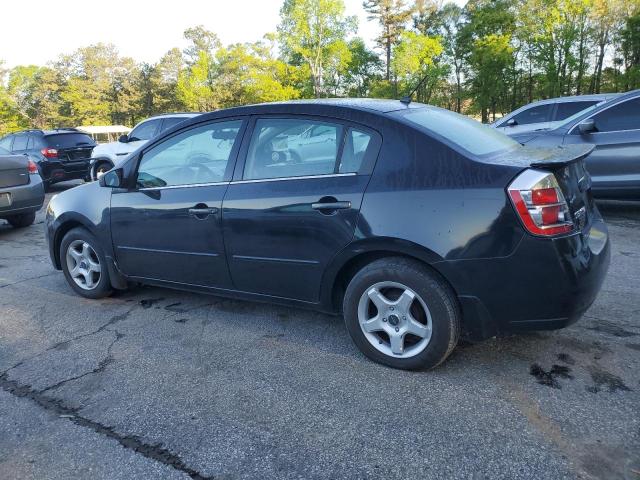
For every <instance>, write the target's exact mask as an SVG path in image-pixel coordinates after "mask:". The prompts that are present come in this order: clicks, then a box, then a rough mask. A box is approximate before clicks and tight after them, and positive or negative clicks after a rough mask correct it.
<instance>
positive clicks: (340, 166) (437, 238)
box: [46, 100, 609, 369]
mask: <svg viewBox="0 0 640 480" xmlns="http://www.w3.org/2000/svg"><path fill="white" fill-rule="evenodd" d="M592 148H593V147H591V146H572V147H567V148H552V149H531V148H527V147H523V146H521V145H520V144H518V143H517V142H515V141H513V140H511V139H510V138H508V137H507V136H505V135H503V134H501V133H499V132H496V131H495V130H492V129H491V128H489V127H487V126H483V125H481V124H479V123H478V122H476V121H474V120H471V119H468V118H466V117H463V116H461V115H458V114H455V113H452V112H449V111H447V110H442V109H439V108H435V107H430V106H426V105H421V104H417V103H409V104H406V103H401V102H399V101H392V100H325V101H301V102H285V103H274V104H264V105H254V106H248V107H240V108H233V109H229V110H222V111H217V112H214V113H210V114H205V115H202V116H199V117H196V118H194V119H191V120H188V121H186V122H184V123H182V124H180V125H178V126H176V127H174V128H172V129H170V130H168V131H166V132H165V133H163V134H162V135H160V136H158V137H157V138H155V139H153V140H152V141H151V142H149V143H148V144H147V145H145V146H144V147H142V148H140V149H139V150H137V151H136V152H134V153H132V154H131V156H130V158H129V159H128V160H127V161H126V162H125V163H124V164H123V165H122V166H121V167H119V168H117V169H114V170H112V171H110V172H109V173H107V174H105V175H104V176H103V177H102V178H101V180H100V182H97V183H92V184H87V185H82V186H80V187H77V188H74V189H72V190H68V191H66V192H63V193H61V194H59V195H57V196H56V197H55V198H54V199H53V200H52V201H51V202H50V204H49V206H48V209H47V220H46V225H47V238H48V242H49V248H50V255H51V260H52V262H53V264H54V265H55V267H56V268H58V269H62V271H63V272H64V275H65V277H66V279H67V281H68V283H69V285H70V286H71V287H72V288H73V289H74V290H75V291H76V292H77V293H78V294H80V295H82V296H84V297H87V298H99V297H103V296H106V295H109V294H110V293H111V292H112V290H113V289H125V288H127V285H128V284H129V283H130V282H140V283H145V284H153V285H160V286H166V287H171V288H180V289H186V290H192V291H198V292H205V293H211V294H216V295H225V296H232V297H237V298H242V299H248V300H258V301H268V302H279V303H286V304H290V305H298V306H302V307H308V308H313V309H318V310H321V311H325V312H331V313H335V314H343V315H344V318H345V321H346V326H347V330H348V331H349V333H350V335H351V337H352V338H353V340H354V342H355V343H356V345H357V346H358V347H359V348H360V349H361V350H362V351H363V352H364V353H365V354H366V355H367V356H369V357H370V358H372V359H373V360H376V361H378V362H381V363H383V364H386V365H390V366H392V367H397V368H406V369H415V368H429V367H434V366H436V365H438V364H439V363H441V362H442V361H443V360H444V359H445V358H446V357H447V356H448V355H449V354H450V353H451V351H452V350H453V349H454V347H455V346H456V344H457V342H458V339H459V337H460V336H461V335H463V336H464V337H466V338H469V339H474V340H478V339H484V338H488V337H491V336H494V335H497V334H502V333H505V332H519V331H525V330H536V329H555V328H561V327H564V326H566V325H569V324H570V323H572V322H574V321H576V320H577V319H578V318H579V317H580V316H581V315H582V314H583V313H584V311H585V310H586V309H587V308H589V306H590V305H591V303H592V302H593V301H594V299H595V297H596V294H597V293H598V290H599V289H600V286H601V284H602V281H603V279H604V276H605V273H606V270H607V267H608V264H609V239H608V233H607V228H606V226H605V224H604V222H603V220H602V218H601V216H600V214H599V212H598V209H597V208H596V206H595V205H594V202H593V199H592V196H591V190H590V188H589V185H590V183H589V176H588V174H587V173H586V171H585V169H584V162H583V159H584V158H585V157H586V156H588V155H589V153H590V152H591V150H592Z"/></svg>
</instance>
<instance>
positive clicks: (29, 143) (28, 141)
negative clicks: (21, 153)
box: [27, 137, 35, 150]
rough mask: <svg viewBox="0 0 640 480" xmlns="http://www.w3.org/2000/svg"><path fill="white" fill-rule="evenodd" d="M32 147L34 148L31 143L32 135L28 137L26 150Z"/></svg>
mask: <svg viewBox="0 0 640 480" xmlns="http://www.w3.org/2000/svg"><path fill="white" fill-rule="evenodd" d="M34 148H35V145H34V143H33V137H28V140H27V150H33V149H34Z"/></svg>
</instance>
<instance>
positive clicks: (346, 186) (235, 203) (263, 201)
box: [223, 116, 382, 302]
mask: <svg viewBox="0 0 640 480" xmlns="http://www.w3.org/2000/svg"><path fill="white" fill-rule="evenodd" d="M301 131H302V132H310V131H318V132H321V133H322V142H323V145H322V146H321V147H320V146H319V145H318V144H317V143H316V142H304V141H301V140H300V137H299V135H300V132H301ZM246 139H247V140H246V141H245V143H244V146H243V154H242V157H241V159H242V160H243V161H241V162H239V163H238V167H237V168H236V171H235V173H234V180H233V182H231V184H230V185H229V189H228V191H227V194H226V196H225V199H224V204H223V226H224V238H225V246H226V251H227V259H228V263H229V269H230V272H231V276H232V279H233V283H234V286H235V288H236V289H238V290H241V291H246V292H252V293H258V294H264V295H272V296H278V297H285V298H293V299H297V300H303V301H307V302H317V301H318V298H319V291H320V282H321V278H322V273H323V272H324V269H325V267H326V265H327V264H328V263H329V261H330V260H331V258H332V257H333V256H334V255H335V254H336V253H337V252H338V251H340V250H341V249H342V248H344V247H345V246H346V245H347V244H349V243H350V242H351V240H352V238H353V236H354V231H355V226H356V222H357V217H358V212H359V210H360V205H361V203H362V197H363V194H364V191H365V188H366V185H367V183H368V181H369V177H370V174H371V171H372V169H373V164H374V163H375V159H376V157H377V154H378V150H379V148H380V144H381V141H382V140H381V137H380V136H379V135H378V134H377V133H376V132H374V131H372V130H369V129H367V128H364V127H362V126H356V125H350V124H348V123H343V122H339V121H334V120H331V119H326V118H315V117H307V116H277V117H275V116H261V117H257V118H254V120H253V127H252V134H251V135H247V136H246Z"/></svg>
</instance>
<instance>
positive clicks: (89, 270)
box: [60, 227, 113, 299]
mask: <svg viewBox="0 0 640 480" xmlns="http://www.w3.org/2000/svg"><path fill="white" fill-rule="evenodd" d="M85 244H86V245H88V246H89V248H88V249H86V250H85V247H84V245H85ZM70 249H73V250H74V252H75V255H74V254H71V253H69V256H68V255H67V254H68V252H69V251H70ZM80 252H81V253H80ZM76 255H77V256H76ZM96 263H97V264H98V267H99V269H100V271H99V272H96V271H95V264H96ZM60 264H61V266H62V271H63V273H64V276H65V278H66V280H67V283H68V284H69V286H70V287H71V288H72V289H73V290H74V291H75V292H76V293H77V294H78V295H80V296H82V297H85V298H91V299H97V298H104V297H108V296H109V295H111V293H112V292H113V289H112V288H111V281H110V279H109V271H108V269H107V262H106V259H105V256H104V250H103V249H102V246H101V245H100V243H99V242H98V239H97V238H96V237H95V236H94V235H93V234H92V233H91V232H89V231H88V230H86V229H84V228H81V227H78V228H74V229H72V230H69V232H67V234H66V235H65V236H64V238H63V239H62V242H60ZM73 266H77V267H79V269H78V270H77V271H76V270H75V269H73V271H72V268H73ZM83 267H84V268H83ZM83 272H84V273H83ZM74 277H75V278H77V279H78V280H76V279H75V278H74ZM83 283H84V286H83Z"/></svg>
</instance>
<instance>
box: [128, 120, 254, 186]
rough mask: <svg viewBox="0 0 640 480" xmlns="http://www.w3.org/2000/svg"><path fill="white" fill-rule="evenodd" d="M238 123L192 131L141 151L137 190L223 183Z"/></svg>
mask: <svg viewBox="0 0 640 480" xmlns="http://www.w3.org/2000/svg"><path fill="white" fill-rule="evenodd" d="M241 125H242V121H241V120H233V121H228V122H217V123H211V124H208V125H204V126H201V127H197V128H192V129H191V130H187V131H185V132H182V133H180V134H178V135H175V136H173V137H171V138H169V139H167V140H165V141H164V142H162V143H160V144H158V145H155V146H154V147H153V148H151V149H150V150H148V151H146V152H144V154H143V156H142V160H141V161H140V166H139V167H138V178H137V185H138V187H139V188H151V187H167V186H177V185H193V184H200V183H217V182H222V181H224V178H225V172H226V170H227V166H228V164H229V157H230V156H231V151H232V150H233V146H234V144H235V142H236V138H237V136H238V132H239V131H240V127H241Z"/></svg>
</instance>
